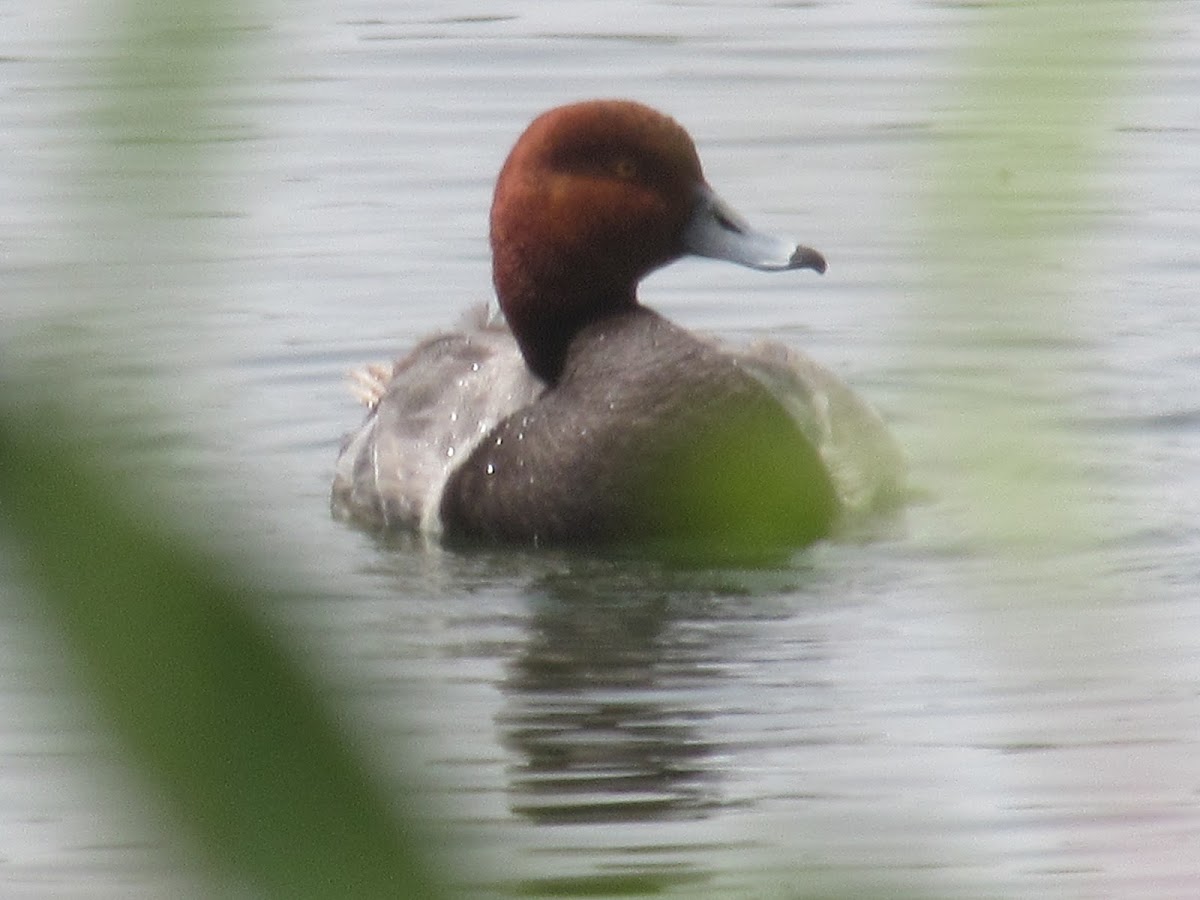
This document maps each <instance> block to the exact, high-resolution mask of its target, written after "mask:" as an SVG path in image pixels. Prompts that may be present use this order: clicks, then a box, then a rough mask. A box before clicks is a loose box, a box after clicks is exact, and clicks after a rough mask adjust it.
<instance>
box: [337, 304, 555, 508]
mask: <svg viewBox="0 0 1200 900" xmlns="http://www.w3.org/2000/svg"><path fill="white" fill-rule="evenodd" d="M543 390H544V385H543V384H542V383H541V382H540V381H539V380H538V379H537V378H535V377H534V376H533V375H532V374H531V373H530V372H529V370H528V369H527V368H526V366H525V362H524V359H523V358H522V357H521V353H520V351H519V350H518V349H517V345H516V342H515V341H514V340H513V338H512V335H511V333H509V331H508V330H507V329H505V328H498V327H495V326H493V325H490V324H488V325H483V326H482V327H475V326H474V325H468V326H467V327H465V328H464V329H463V330H460V331H455V332H449V333H446V334H440V335H435V336H433V337H431V338H428V339H426V340H425V341H423V342H421V343H420V344H418V345H417V346H416V347H414V348H413V349H412V351H411V352H409V354H408V355H407V356H405V357H404V358H403V359H401V360H399V361H398V362H397V363H396V364H395V366H394V367H392V368H391V370H390V371H387V370H386V368H385V369H380V368H378V367H368V368H367V369H366V370H365V371H364V372H363V373H362V374H361V375H360V376H358V377H357V378H356V390H355V393H356V394H357V395H358V396H359V397H360V399H362V400H363V401H364V402H365V403H366V405H367V407H368V413H367V418H366V420H365V421H364V422H363V424H362V425H361V426H360V427H359V428H358V429H356V430H355V431H352V432H350V433H349V434H347V435H346V437H345V438H344V440H343V443H342V450H341V453H340V455H339V456H338V460H337V464H336V466H335V470H334V481H333V495H332V502H333V506H334V510H335V512H337V513H338V514H340V515H344V516H346V517H349V518H353V519H357V520H360V521H363V522H365V523H367V524H370V525H374V526H377V527H385V528H389V529H390V528H400V529H427V530H434V531H436V530H438V528H439V523H438V521H437V514H438V506H439V501H440V498H441V493H442V489H443V487H444V486H445V483H446V479H447V478H448V477H449V474H450V472H451V471H452V470H453V469H454V467H455V466H456V465H458V464H459V463H460V462H461V461H462V460H463V459H465V458H466V457H467V456H468V455H469V454H470V452H471V451H472V450H473V449H474V447H475V445H476V444H478V443H479V441H480V440H481V439H482V438H483V436H484V435H485V434H487V433H488V432H489V431H491V429H492V428H493V427H495V425H496V423H498V422H499V421H500V420H501V419H503V418H505V417H506V416H508V415H510V414H511V413H512V412H514V411H515V410H517V409H519V408H520V407H522V406H525V405H527V404H528V403H530V402H531V401H532V400H533V399H534V398H536V397H537V396H538V395H539V394H540V393H541V392H542V391H543Z"/></svg>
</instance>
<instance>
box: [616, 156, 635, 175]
mask: <svg viewBox="0 0 1200 900" xmlns="http://www.w3.org/2000/svg"><path fill="white" fill-rule="evenodd" d="M637 173H638V169H637V164H636V163H634V161H633V160H632V159H630V158H629V157H627V156H621V157H618V158H617V160H616V161H615V162H614V163H613V174H614V175H616V176H617V177H618V178H620V179H621V180H622V181H633V179H635V178H637Z"/></svg>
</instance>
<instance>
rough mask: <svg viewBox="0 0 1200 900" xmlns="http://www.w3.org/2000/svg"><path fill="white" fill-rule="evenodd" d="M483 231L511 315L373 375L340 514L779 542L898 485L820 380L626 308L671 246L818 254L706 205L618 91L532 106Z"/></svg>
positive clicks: (585, 537)
mask: <svg viewBox="0 0 1200 900" xmlns="http://www.w3.org/2000/svg"><path fill="white" fill-rule="evenodd" d="M492 242H493V250H494V260H495V275H496V278H495V281H496V287H497V293H498V295H499V297H500V303H501V308H502V310H503V312H504V314H505V317H506V319H507V321H508V323H509V325H510V326H511V330H510V329H509V328H505V327H503V326H502V325H498V324H495V323H491V324H489V323H485V322H482V321H478V320H477V321H475V322H473V323H469V324H468V325H467V326H466V327H464V328H463V329H462V330H460V331H458V332H453V333H448V334H445V335H441V336H436V337H434V338H431V339H428V340H426V341H424V342H422V343H421V344H420V345H418V346H417V347H416V348H415V349H414V350H413V351H412V352H411V353H410V354H409V355H408V356H407V357H405V358H404V359H403V360H401V361H400V362H399V363H397V364H396V365H395V367H394V368H393V369H392V370H391V372H387V373H383V377H382V378H381V379H380V381H379V383H378V384H377V385H376V386H375V387H374V388H373V389H372V390H370V391H369V392H368V393H369V397H368V406H369V407H370V413H369V415H368V418H367V421H366V422H365V423H364V425H363V426H362V427H361V428H360V429H359V430H358V431H357V432H355V433H353V434H352V435H350V436H348V438H347V440H346V443H345V444H344V446H343V450H342V454H341V456H340V458H339V460H338V465H337V472H336V476H335V480H334V489H333V495H334V502H335V506H336V508H338V509H339V510H340V511H342V512H343V513H345V514H347V515H349V516H351V517H354V518H358V519H361V520H365V521H367V522H370V523H372V524H375V525H382V526H386V527H400V528H412V529H421V530H425V531H429V532H435V533H436V532H440V533H443V534H445V535H448V536H451V537H466V538H479V539H487V540H498V541H517V542H526V543H612V542H637V543H646V542H657V541H666V542H672V543H673V542H681V541H682V542H691V541H700V542H702V543H704V544H711V545H714V546H730V547H739V548H740V547H755V546H763V547H780V546H798V545H802V544H805V543H808V542H810V541H812V540H814V539H816V538H819V537H822V536H824V535H826V534H828V533H829V532H830V530H831V529H832V528H833V527H834V525H835V523H836V522H837V521H838V520H839V519H841V518H844V517H845V516H846V515H847V514H853V513H857V512H860V511H863V510H865V509H867V508H870V507H872V506H874V505H876V504H878V503H881V502H883V501H884V499H885V498H888V499H891V498H894V496H895V495H896V494H897V493H898V492H899V491H900V489H901V486H902V483H903V477H904V476H903V463H902V460H901V457H900V454H899V452H898V450H897V449H896V446H895V444H894V442H893V441H892V440H891V438H890V436H889V435H888V433H887V431H886V429H885V428H884V427H883V424H882V422H881V421H880V419H879V418H878V416H876V415H875V413H874V412H873V411H872V410H871V409H870V408H869V407H868V406H867V405H866V404H865V403H863V402H862V401H860V400H858V398H857V397H856V396H855V395H854V394H853V393H852V392H850V390H849V389H848V388H846V387H845V385H844V384H842V383H841V382H840V381H839V380H838V379H836V378H835V377H834V376H833V375H831V374H830V373H828V372H827V371H825V370H823V369H821V368H820V367H819V366H816V365H815V364H814V363H812V362H811V361H810V360H808V359H807V358H806V357H803V356H800V355H799V354H796V353H794V352H793V351H789V350H788V349H787V348H784V347H781V346H779V345H774V344H764V345H760V346H757V347H754V348H750V349H746V350H733V351H731V350H727V349H725V348H723V347H721V346H720V345H718V344H717V343H716V342H715V341H713V340H711V339H708V338H705V337H699V336H696V335H694V334H692V333H690V332H688V331H686V330H684V329H682V328H680V327H679V326H677V325H674V324H672V323H671V322H669V321H668V320H666V319H664V318H662V317H661V316H659V315H658V314H656V313H654V312H652V311H650V310H648V309H646V308H645V307H642V306H640V305H639V304H638V303H637V301H636V296H635V289H636V284H637V281H638V280H639V279H640V278H641V277H642V276H643V275H644V274H645V273H646V272H648V271H650V270H652V269H654V268H656V267H658V266H660V265H663V264H665V263H667V262H669V261H671V260H672V259H674V258H676V257H678V256H680V255H682V254H683V253H686V252H695V253H700V254H702V255H709V256H716V257H721V258H726V259H731V260H733V261H736V262H740V263H742V264H745V265H750V266H753V267H756V268H766V269H787V268H813V269H817V270H818V271H824V268H825V263H824V259H823V258H821V256H820V254H818V253H816V251H813V250H810V249H808V248H805V247H797V246H796V245H795V244H793V243H790V242H784V241H780V240H778V239H774V238H770V237H768V236H765V235H761V234H759V233H757V232H754V231H753V230H751V229H750V228H749V227H748V226H747V225H746V224H745V223H744V222H742V221H741V220H740V219H739V218H738V217H737V216H736V215H735V214H734V213H732V211H731V210H729V209H728V208H727V207H725V206H724V204H722V203H721V202H720V201H719V200H718V199H717V198H716V197H715V195H713V194H712V192H711V190H710V189H709V188H708V186H707V185H706V184H705V183H704V181H703V178H702V176H701V174H700V167H699V161H698V159H697V158H696V156H695V150H694V148H693V147H692V145H691V141H690V139H688V138H687V135H686V133H684V132H683V130H682V129H680V128H679V127H678V126H677V125H675V123H674V122H672V121H671V120H669V119H666V118H665V117H663V116H661V115H659V114H657V113H655V112H653V111H652V110H648V109H647V108H646V107H642V106H640V105H637V104H632V103H626V102H621V101H595V102H592V103H584V104H576V105H575V106H571V107H564V108H562V109H559V110H555V111H552V112H551V113H548V114H546V115H545V116H543V117H541V118H539V119H538V120H537V121H535V123H534V124H533V125H531V126H530V128H529V130H528V131H527V132H526V134H525V135H524V136H522V138H521V140H520V141H519V142H518V144H517V146H516V147H515V148H514V150H513V153H512V154H511V155H510V157H509V160H508V162H507V163H506V164H505V168H504V170H503V171H502V173H501V176H500V180H499V182H498V184H497V190H496V200H495V202H494V204H493V212H492Z"/></svg>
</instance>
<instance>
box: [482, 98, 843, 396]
mask: <svg viewBox="0 0 1200 900" xmlns="http://www.w3.org/2000/svg"><path fill="white" fill-rule="evenodd" d="M491 241H492V257H493V264H492V266H493V268H492V271H493V279H494V281H495V285H496V293H497V296H498V297H499V300H500V307H501V309H503V311H504V315H505V317H506V318H507V320H508V323H509V326H510V327H511V328H512V331H513V334H514V336H515V337H516V340H517V343H518V345H519V346H520V348H521V352H522V353H523V354H524V356H525V361H526V363H527V364H528V366H529V368H530V369H531V370H532V371H533V372H534V373H535V374H537V375H538V376H539V377H541V378H543V379H544V380H546V381H548V382H554V381H555V380H557V378H558V375H559V373H560V372H561V370H562V365H563V360H564V358H565V356H566V352H567V348H568V346H569V344H570V342H571V339H572V338H573V337H574V336H575V335H576V333H578V331H579V330H580V329H581V328H583V327H584V326H585V325H587V324H588V323H589V322H592V321H594V320H596V319H599V318H603V317H604V316H607V315H612V314H614V313H619V312H622V311H625V310H628V309H631V308H633V307H634V306H635V305H636V304H637V284H638V282H639V281H640V280H641V279H642V278H643V277H645V276H646V275H647V274H648V273H649V272H651V271H653V270H654V269H657V268H659V267H660V266H664V265H666V264H667V263H669V262H671V261H673V260H675V259H678V258H679V257H681V256H684V255H686V254H694V255H697V256H708V257H712V258H715V259H726V260H729V261H731V262H736V263H740V264H741V265H744V266H750V267H751V268H755V269H767V270H782V269H814V270H816V271H817V272H824V271H825V259H824V258H823V257H822V256H821V254H820V253H818V252H817V251H816V250H813V249H812V248H810V247H805V246H801V245H797V244H796V243H795V242H793V241H789V240H785V239H783V238H778V237H774V236H771V235H767V234H763V233H761V232H758V231H755V230H754V229H752V228H751V227H750V226H749V225H748V224H747V223H746V222H745V221H744V220H743V219H742V218H741V217H740V216H739V215H738V214H737V213H735V212H734V211H733V210H732V209H731V208H730V207H728V206H727V205H725V203H724V202H723V201H722V200H721V199H720V198H719V197H718V196H717V195H716V194H715V193H714V192H713V190H712V189H711V188H710V187H709V186H708V183H707V182H706V181H705V180H704V173H703V171H702V170H701V166H700V158H699V156H698V155H697V154H696V147H695V145H694V144H693V143H692V139H691V138H690V137H689V136H688V133H687V132H686V131H684V129H683V128H682V127H681V126H680V125H679V124H678V123H676V122H675V121H674V120H673V119H670V118H668V117H667V116H664V115H663V114H661V113H659V112H656V111H655V110H653V109H650V108H649V107H647V106H643V105H642V104H640V103H633V102H630V101H626V100H592V101H586V102H583V103H575V104H572V105H570V106H562V107H558V108H557V109H553V110H550V111H549V112H547V113H544V114H542V115H541V116H539V117H538V118H537V119H535V120H534V121H533V123H532V124H531V125H530V126H529V127H528V128H527V129H526V130H525V133H524V134H522V135H521V137H520V139H518V141H517V143H516V146H514V147H513V149H512V152H511V153H510V154H509V156H508V160H507V161H506V162H505V163H504V167H503V168H502V169H501V171H500V177H499V179H498V180H497V182H496V193H495V197H494V199H493V202H492V216H491Z"/></svg>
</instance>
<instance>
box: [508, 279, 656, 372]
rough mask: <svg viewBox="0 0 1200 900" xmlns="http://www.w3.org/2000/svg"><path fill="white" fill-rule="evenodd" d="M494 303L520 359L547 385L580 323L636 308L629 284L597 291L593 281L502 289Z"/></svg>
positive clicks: (583, 324)
mask: <svg viewBox="0 0 1200 900" xmlns="http://www.w3.org/2000/svg"><path fill="white" fill-rule="evenodd" d="M589 287H590V290H589ZM500 305H501V308H502V309H503V310H504V316H505V318H506V319H507V320H508V324H509V327H510V328H511V329H512V332H513V336H514V337H515V338H516V340H517V346H518V347H520V349H521V354H522V355H523V356H524V357H525V364H526V365H527V366H528V367H529V369H530V371H531V372H533V374H534V375H537V376H538V377H539V378H541V379H542V380H543V381H545V382H546V383H547V384H551V385H552V384H555V383H557V382H558V380H559V378H560V377H561V376H562V372H563V366H564V365H565V364H566V360H567V355H568V353H569V352H570V348H571V342H572V341H573V340H574V339H575V337H576V335H578V334H579V332H580V331H581V330H582V329H583V328H585V327H586V326H587V325H590V324H591V323H592V322H596V321H599V320H601V319H606V318H608V317H610V316H614V315H624V314H627V313H630V312H633V311H635V310H637V309H638V303H637V296H636V293H635V289H634V288H633V287H632V286H631V287H629V288H628V289H626V290H616V291H614V290H611V289H607V290H602V291H599V292H597V291H596V289H595V286H594V285H593V286H585V285H579V284H571V285H563V286H561V287H557V288H553V289H550V290H547V289H545V288H544V287H543V288H540V289H538V290H536V291H533V290H529V291H525V292H520V293H517V294H507V295H505V294H502V295H501V303H500Z"/></svg>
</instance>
